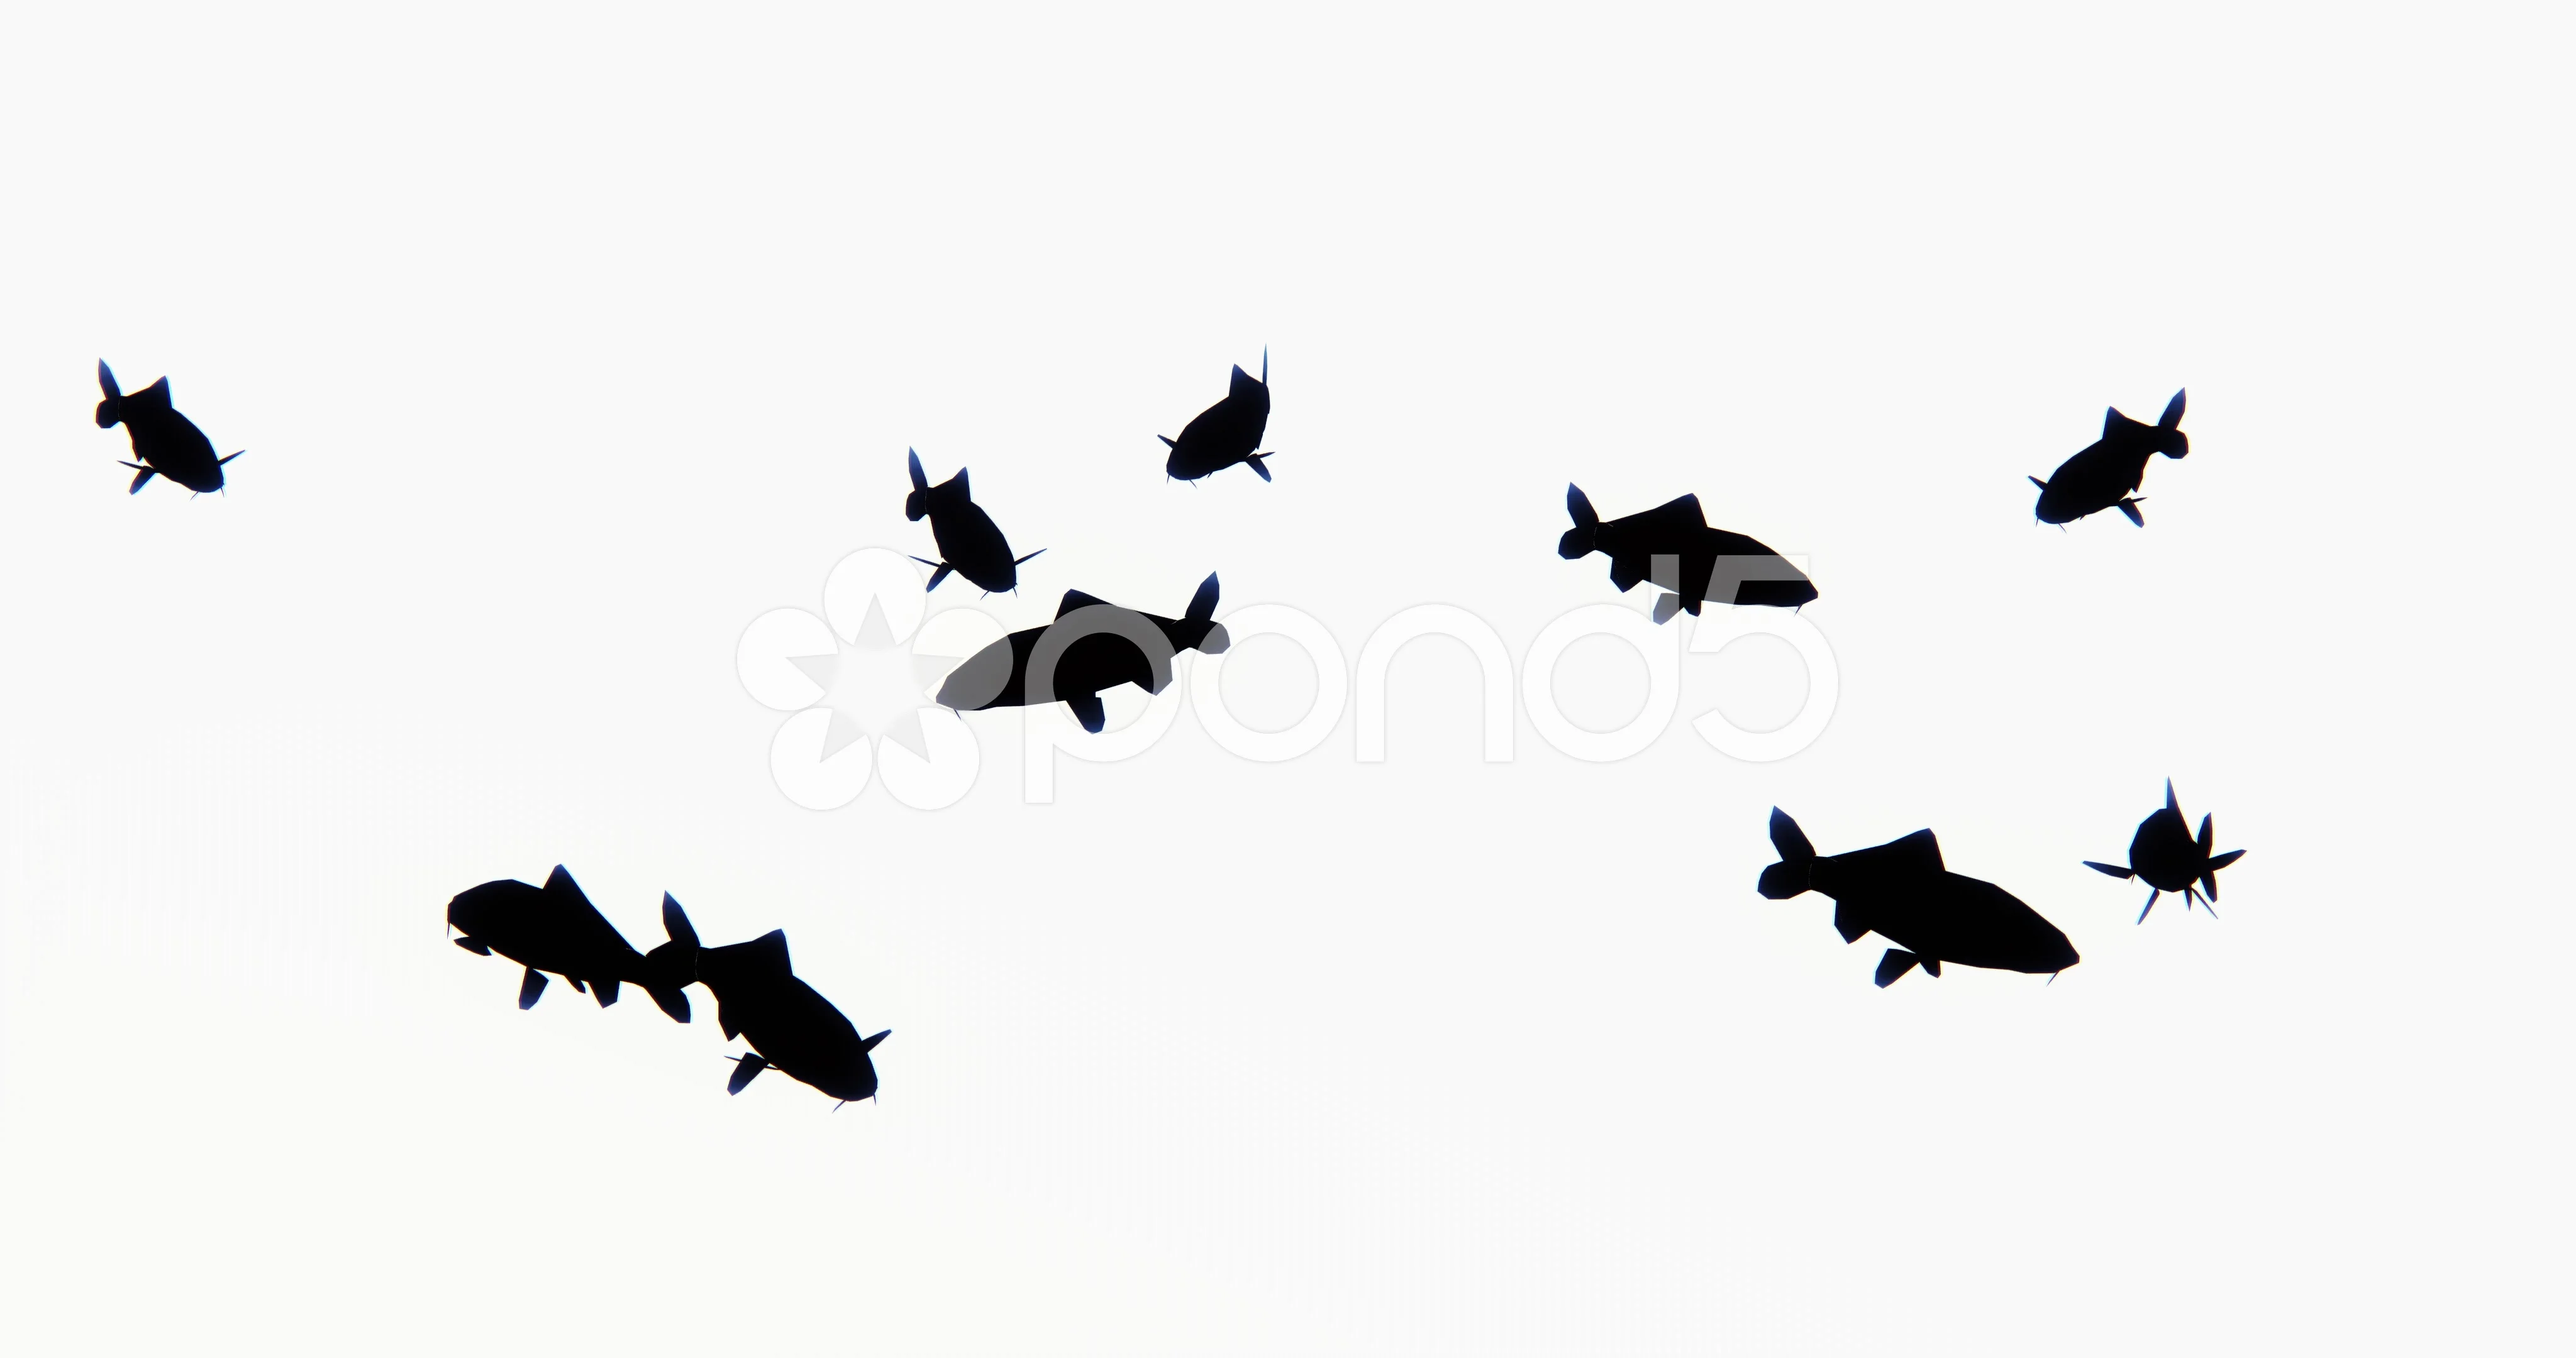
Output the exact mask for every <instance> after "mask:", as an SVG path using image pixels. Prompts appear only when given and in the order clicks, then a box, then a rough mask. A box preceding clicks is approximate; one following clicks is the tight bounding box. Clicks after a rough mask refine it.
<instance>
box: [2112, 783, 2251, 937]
mask: <svg viewBox="0 0 2576 1358" xmlns="http://www.w3.org/2000/svg"><path fill="white" fill-rule="evenodd" d="M2217 847H2218V830H2217V827H2216V826H2215V825H2214V824H2213V823H2212V821H2211V818H2210V817H2208V816H2206V815H2204V816H2202V817H2201V818H2200V833H2199V834H2198V835H2197V836H2195V835H2193V834H2192V832H2191V822H2190V821H2188V820H2186V819H2184V817H2183V814H2182V803H2181V802H2180V801H2179V800H2177V799H2176V798H2175V796H2174V787H2173V780H2172V779H2170V778H2168V779H2166V780H2165V804H2164V805H2162V806H2160V807H2157V808H2156V809H2155V810H2154V811H2152V812H2150V813H2148V815H2147V818H2146V819H2145V820H2142V821H2140V822H2138V832H2137V833H2136V834H2134V835H2132V836H2130V837H2129V864H2128V866H2127V867H2119V866H2116V865H2114V864H2110V863H2096V862H2094V861H2093V860H2091V859H2089V858H2088V859H2086V860H2084V866H2086V867H2088V868H2091V869H2093V870H2094V871H2095V872H2099V873H2103V874H2105V875H2107V876H2112V877H2118V878H2122V879H2124V880H2125V879H2128V878H2132V877H2137V878H2143V879H2145V881H2146V883H2147V903H2146V905H2145V906H2144V907H2142V908H2141V909H2140V910H2139V911H2138V922H2139V923H2140V924H2144V923H2146V922H2147V913H2148V912H2149V911H2151V910H2154V909H2155V908H2156V901H2157V899H2158V898H2159V897H2161V896H2163V895H2164V893H2166V892H2168V891H2178V892H2181V893H2182V900H2183V908H2184V909H2185V910H2189V909H2190V908H2191V907H2192V905H2193V903H2195V902H2197V903H2199V904H2200V905H2202V906H2204V907H2207V908H2208V910H2209V913H2210V915H2211V916H2212V917H2213V918H2215V917H2216V916H2217V914H2218V908H2217V901H2218V870H2219V869H2220V868H2223V867H2226V866H2227V865H2228V864H2230V863H2233V862H2235V861H2236V860H2237V859H2239V858H2242V857H2244V856H2245V851H2244V850H2243V849H2230V850H2228V851H2227V852H2225V853H2219V852H2217V851H2216V850H2217Z"/></svg>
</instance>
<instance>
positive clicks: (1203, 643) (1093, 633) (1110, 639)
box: [939, 573, 1227, 734]
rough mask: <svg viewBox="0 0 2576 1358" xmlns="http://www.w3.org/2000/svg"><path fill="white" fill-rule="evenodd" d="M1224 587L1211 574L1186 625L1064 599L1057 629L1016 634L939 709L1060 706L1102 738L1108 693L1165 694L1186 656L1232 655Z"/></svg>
mask: <svg viewBox="0 0 2576 1358" xmlns="http://www.w3.org/2000/svg"><path fill="white" fill-rule="evenodd" d="M1216 599H1217V584H1216V576H1215V575H1214V574H1213V573H1211V574H1209V576H1208V578H1207V579H1205V580H1203V581H1201V582H1200V583H1199V589H1198V593H1196V594H1194V595H1192V596H1190V605H1189V607H1188V608H1187V609H1186V610H1184V611H1183V612H1182V614H1181V616H1180V617H1177V618H1166V617H1163V616H1161V615H1160V614H1155V613H1140V612H1137V611H1136V610H1135V609H1132V608H1120V607H1119V606H1117V605H1116V604H1112V603H1109V602H1106V601H1104V600H1101V599H1095V598H1093V597H1092V596H1090V595H1088V594H1085V593H1083V592H1082V591H1081V590H1078V589H1069V590H1066V591H1065V592H1064V600H1063V602H1062V603H1060V604H1059V605H1058V606H1057V608H1056V612H1055V621H1053V622H1051V623H1048V624H1047V625H1046V626H1044V627H1031V628H1028V629H1026V630H1024V631H1018V632H1013V633H1011V634H1010V635H1009V636H1006V637H1004V638H1002V639H1001V640H999V641H996V642H994V643H993V644H992V645H990V646H987V647H985V648H984V649H982V650H980V651H977V652H976V653H975V654H973V655H971V656H968V657H967V658H966V663H964V664H962V665H959V666H958V667H957V668H956V669H955V670H954V671H951V672H950V674H949V676H948V678H947V679H946V680H945V681H943V682H942V683H941V684H940V686H939V703H940V705H941V706H943V707H949V708H954V709H955V710H957V711H960V712H977V711H982V710H983V709H985V708H989V707H1027V706H1030V705H1032V704H1036V703H1051V702H1061V703H1063V704H1064V705H1065V706H1067V707H1069V708H1072V709H1073V715H1074V718H1075V719H1076V720H1077V721H1080V722H1081V723H1082V729H1083V730H1086V731H1090V732H1093V733H1095V734H1096V733H1098V732H1099V730H1100V729H1101V727H1102V726H1104V725H1106V724H1107V722H1108V712H1107V709H1106V708H1104V707H1103V706H1102V704H1101V701H1100V694H1101V692H1102V691H1103V690H1106V689H1112V688H1116V687H1118V686H1119V685H1120V684H1134V685H1135V686H1136V687H1138V688H1141V689H1143V690H1145V691H1146V692H1147V693H1160V692H1162V691H1163V689H1164V688H1165V687H1166V686H1168V685H1169V684H1170V683H1171V682H1172V657H1173V655H1174V654H1176V653H1178V652H1180V651H1184V650H1196V651H1203V652H1205V653H1207V654H1209V655H1221V654H1223V653H1224V652H1225V648H1226V645H1227V638H1226V634H1225V627H1224V626H1223V625H1222V624H1220V623H1218V622H1216V621H1215V617H1216Z"/></svg>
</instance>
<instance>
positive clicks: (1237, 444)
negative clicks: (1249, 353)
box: [1157, 349, 1270, 481]
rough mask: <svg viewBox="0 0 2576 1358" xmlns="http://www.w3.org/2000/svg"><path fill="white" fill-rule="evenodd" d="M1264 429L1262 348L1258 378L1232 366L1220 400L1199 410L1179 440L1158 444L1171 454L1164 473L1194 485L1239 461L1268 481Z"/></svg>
mask: <svg viewBox="0 0 2576 1358" xmlns="http://www.w3.org/2000/svg"><path fill="white" fill-rule="evenodd" d="M1269 427H1270V351H1269V350H1267V349H1264V350H1262V351H1261V376H1259V377H1254V376H1253V375H1252V374H1250V373H1248V372H1245V371H1244V370H1243V369H1242V368H1240V367H1237V368H1236V369H1235V370H1234V377H1233V379H1232V380H1231V381H1230V382H1229V383H1228V385H1227V388H1226V393H1225V399H1224V400H1222V401H1219V402H1217V403H1216V404H1215V405H1212V406H1209V407H1208V408H1207V409H1205V410H1203V411H1200V412H1199V415H1198V418H1197V419H1194V420H1192V421H1190V422H1189V423H1188V424H1187V425H1185V426H1183V427H1182V429H1181V436H1180V437H1179V438H1176V439H1175V438H1165V439H1163V443H1164V445H1165V446H1166V447H1168V448H1170V449H1171V450H1172V451H1171V455H1170V456H1169V457H1166V458H1165V459H1163V471H1164V473H1165V474H1166V475H1169V476H1172V477H1174V478H1177V479H1179V480H1182V481H1196V480H1198V479H1199V478H1201V477H1203V476H1211V475H1214V474H1215V473H1217V472H1221V471H1223V470H1225V469H1226V468H1228V467H1231V466H1233V465H1234V464H1236V463H1238V462H1240V463H1243V464H1244V465H1245V466H1248V467H1250V468H1252V470H1253V471H1254V472H1256V473H1258V474H1259V475H1260V477H1261V479H1262V480H1264V481H1267V480H1269V479H1270V468H1269V467H1268V466H1266V465H1264V464H1263V461H1262V459H1264V458H1267V457H1269V456H1270V454H1268V453H1265V452H1261V451H1259V450H1260V448H1261V436H1262V434H1263V433H1264V432H1266V431H1267V430H1268V429H1269ZM1157 437H1160V436H1159V435H1158V436H1157Z"/></svg>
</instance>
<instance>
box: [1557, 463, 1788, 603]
mask: <svg viewBox="0 0 2576 1358" xmlns="http://www.w3.org/2000/svg"><path fill="white" fill-rule="evenodd" d="M1565 510H1566V512H1567V513H1568V514H1571V515H1573V516H1574V527H1572V528H1570V529H1567V530H1566V533H1565V536H1563V537H1561V538H1558V539H1557V541H1556V554H1557V555H1558V556H1561V557H1564V558H1565V559H1566V560H1568V561H1579V560H1581V559H1582V558H1584V557H1586V556H1588V555H1590V554H1592V553H1594V552H1600V553H1602V554H1603V555H1605V556H1607V557H1609V558H1610V583H1611V584H1613V585H1615V586H1617V587H1618V589H1619V592H1620V593H1622V594H1625V593H1627V592H1628V591H1629V590H1631V589H1634V588H1636V587H1637V583H1638V582H1639V581H1641V580H1648V579H1652V580H1653V582H1654V584H1655V585H1656V587H1658V588H1660V589H1663V590H1665V591H1668V592H1667V593H1665V594H1663V595H1661V596H1659V597H1658V598H1656V600H1655V621H1656V622H1659V623H1663V622H1670V621H1672V618H1673V615H1674V614H1675V613H1683V612H1687V613H1689V614H1690V615H1691V616H1692V617H1694V618H1695V617H1698V616H1699V609H1700V604H1701V603H1702V602H1703V601H1705V602H1709V603H1721V604H1736V605H1759V606H1763V607H1768V608H1796V607H1798V606H1800V605H1802V604H1807V603H1811V602H1813V601H1814V600H1815V598H1816V586H1815V582H1813V581H1811V580H1809V579H1808V578H1807V576H1806V573H1805V572H1803V571H1801V570H1799V569H1798V568H1797V567H1795V566H1793V565H1790V564H1789V560H1788V558H1786V557H1784V556H1782V555H1780V554H1779V553H1778V552H1775V551H1772V550H1771V549H1770V548H1768V547H1765V546H1763V545H1762V544H1761V543H1759V542H1756V541H1754V540H1753V539H1751V538H1749V537H1746V536H1744V535H1743V534H1742V533H1730V532H1727V531H1726V530H1725V529H1723V528H1711V527H1709V526H1708V518H1707V516H1706V515H1704V514H1702V513H1701V512H1700V507H1699V497H1698V496H1696V495H1685V496H1683V497H1681V498H1680V499H1678V500H1671V501H1667V502H1666V503H1664V504H1661V505H1658V506H1656V507H1655V508H1653V509H1649V510H1646V511H1645V512H1644V513H1641V514H1630V515H1628V516H1627V517H1625V518H1619V519H1609V520H1604V519H1603V518H1602V517H1601V516H1600V515H1599V514H1597V513H1595V512H1593V509H1592V501H1591V500H1590V499H1588V498H1586V497H1585V496H1584V494H1583V488H1582V487H1581V486H1567V487H1566V488H1565ZM1657 558H1663V559H1664V562H1665V564H1663V565H1662V566H1661V567H1658V565H1657V564H1656V562H1657ZM1658 569H1660V570H1662V571H1664V572H1665V574H1664V575H1660V576H1659V575H1656V574H1655V572H1656V571H1657V570H1658ZM1676 571H1677V572H1678V574H1675V572H1676Z"/></svg>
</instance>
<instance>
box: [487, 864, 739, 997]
mask: <svg viewBox="0 0 2576 1358" xmlns="http://www.w3.org/2000/svg"><path fill="white" fill-rule="evenodd" d="M447 923H448V925H449V927H451V928H453V929H455V930H456V931H457V932H458V934H459V937H458V938H457V939H456V940H455V942H456V946H458V947H460V948H463V949H465V950H466V951H467V952H470V953H475V954H478V955H481V956H485V957H488V956H491V955H492V954H494V953H499V954H500V955H501V956H503V957H506V958H508V959H510V960H511V961H513V962H516V963H518V964H519V965H521V966H523V967H525V968H527V974H526V976H525V977H524V978H522V980H521V981H520V984H519V1007H520V1008H521V1009H528V1008H532V1007H534V1006H535V1005H536V1002H537V999H538V997H539V996H541V995H543V994H544V993H545V989H546V973H548V972H552V973H554V974H555V975H557V976H560V977H562V978H564V980H566V981H568V982H570V983H571V984H572V988H573V989H574V990H577V991H587V992H588V993H589V994H590V995H591V996H592V997H593V998H595V999H597V1000H598V1001H599V1003H600V1006H601V1007H602V1008H605V1007H607V1006H609V1005H612V1004H615V1003H617V992H618V986H619V984H620V983H621V982H625V981H632V982H635V983H636V984H638V985H641V986H643V987H645V989H646V991H647V992H648V993H650V994H651V995H652V996H653V1001H654V1003H656V1004H658V1005H660V1006H661V1007H662V1010H663V1012H664V1013H667V1014H669V1015H670V1016H671V1017H672V1018H674V1019H677V1020H679V1021H680V1022H682V1023H686V1022H688V1021H689V1001H688V997H687V995H685V994H684V993H682V987H684V986H686V985H687V984H688V980H689V978H688V976H687V974H686V973H685V972H679V973H676V974H675V973H674V972H673V971H672V968H671V955H670V954H667V953H666V952H665V950H664V949H662V948H656V949H654V951H653V957H652V958H651V959H648V958H647V957H646V955H645V954H643V953H639V952H637V951H635V948H634V945H632V944H630V943H628V942H627V941H626V936H625V935H623V934H620V933H619V932H617V926H616V925H613V924H611V923H609V922H608V919H607V917H606V916H604V915H602V914H600V913H599V909H598V907H596V906H594V905H592V904H591V903H590V898H589V897H588V896H586V895H584V894H583V893H582V889H581V886H580V884H579V883H577V882H575V881H573V879H572V874H571V873H570V872H567V871H565V870H564V868H563V866H562V865H561V864H557V865H556V867H555V870H554V872H553V873H552V874H551V875H550V876H548V877H547V878H546V884H545V885H544V886H542V887H534V886H530V885H528V884H527V883H525V882H521V881H515V880H508V879H504V880H501V881H496V882H485V883H484V884H482V885H481V886H477V887H470V888H468V889H466V890H465V891H462V892H459V893H458V894H457V895H456V897H455V898H454V899H452V900H450V901H449V902H448V903H447Z"/></svg>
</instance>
